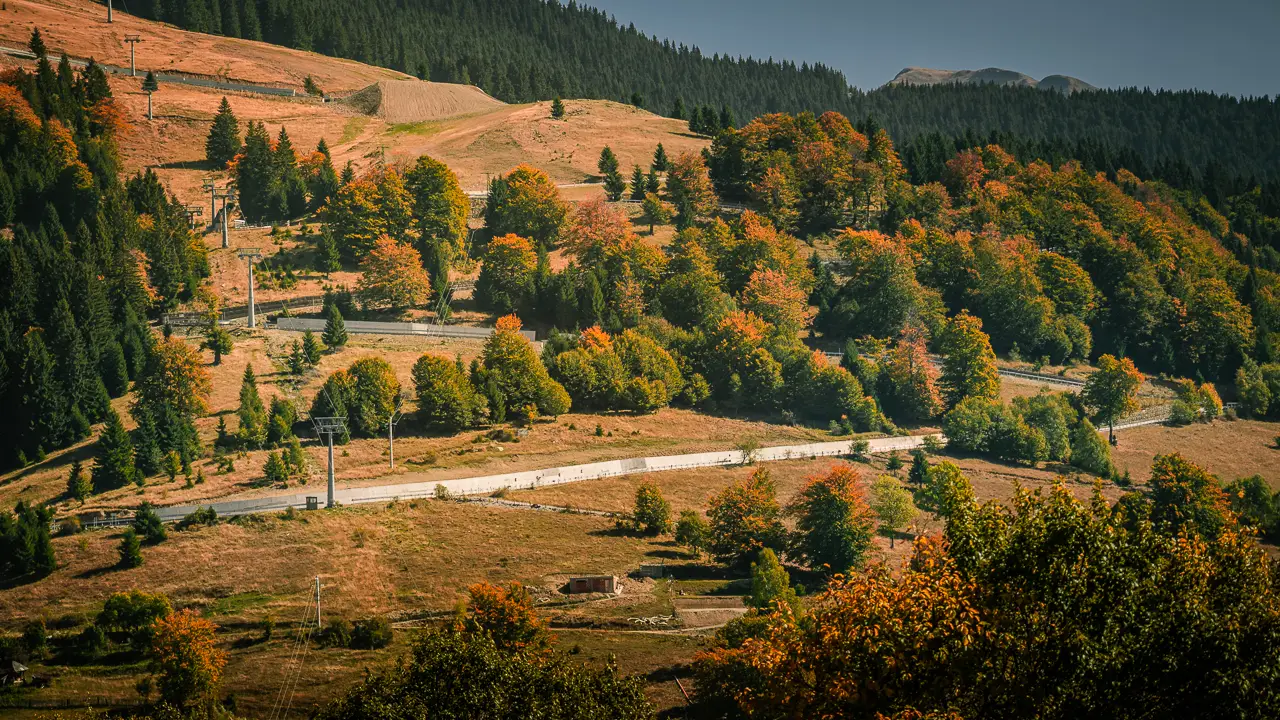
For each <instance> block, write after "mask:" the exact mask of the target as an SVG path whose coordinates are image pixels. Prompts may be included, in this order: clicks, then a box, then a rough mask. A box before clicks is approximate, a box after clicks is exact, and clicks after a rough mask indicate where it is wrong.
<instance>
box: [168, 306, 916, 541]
mask: <svg viewBox="0 0 1280 720" xmlns="http://www.w3.org/2000/svg"><path fill="white" fill-rule="evenodd" d="M348 327H349V326H348ZM937 437H939V439H941V436H937ZM922 445H924V436H919V435H917V436H911V437H890V438H876V439H874V440H871V441H869V448H868V452H873V453H886V452H891V451H894V450H899V451H903V450H911V449H914V448H918V447H920V446H922ZM852 450H853V441H851V440H843V441H840V442H828V443H809V444H806V445H784V446H780V447H770V448H761V449H760V450H758V451H756V452H755V453H753V456H754V459H755V460H756V461H757V462H772V461H779V460H804V459H809V458H819V457H841V456H846V455H849V454H851V453H852ZM741 464H744V463H743V456H742V452H741V451H739V450H721V451H717V452H704V453H690V454H687V455H661V456H657V457H645V458H625V459H622V460H606V461H604V462H597V463H587V464H585V465H568V466H564V467H556V468H546V469H542V470H526V471H524V472H515V473H505V474H502V475H484V476H481V477H472V478H458V479H455V480H432V481H427V482H411V483H400V484H396V485H374V486H369V487H356V488H342V489H339V490H337V492H336V493H335V499H336V500H337V501H338V502H339V503H341V504H343V505H355V504H360V503H373V502H387V501H389V500H394V499H397V498H398V499H402V500H409V499H413V498H423V497H432V496H434V495H435V493H436V487H437V486H440V487H443V488H444V489H445V490H447V491H448V492H449V493H450V494H452V495H485V494H489V493H492V492H494V491H496V490H501V489H502V488H507V489H510V490H532V489H534V488H539V487H547V486H550V485H563V484H566V483H573V482H582V481H584V480H598V479H600V478H607V477H617V476H620V475H635V474H640V473H647V472H664V471H670V470H684V469H687V468H702V467H718V466H723V465H741ZM307 497H318V498H319V499H320V503H321V505H322V506H323V504H324V503H325V501H326V491H325V487H324V485H323V484H318V485H316V489H315V490H313V491H310V492H305V493H297V494H293V495H273V496H270V497H262V498H254V499H251V500H231V501H226V502H215V503H212V507H213V509H214V510H215V511H216V512H217V513H218V515H219V516H220V517H226V516H233V515H248V514H252V513H258V512H270V511H278V510H284V509H285V508H288V507H295V508H299V509H304V508H306V506H307ZM207 506H208V505H204V506H197V505H185V506H174V507H162V508H157V509H156V511H157V513H158V514H159V515H160V518H161V519H162V520H164V521H166V522H172V521H175V520H181V519H182V518H183V517H185V516H186V515H188V514H190V513H191V512H192V511H194V510H195V509H196V508H197V507H207Z"/></svg>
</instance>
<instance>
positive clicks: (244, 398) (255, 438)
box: [236, 365, 267, 449]
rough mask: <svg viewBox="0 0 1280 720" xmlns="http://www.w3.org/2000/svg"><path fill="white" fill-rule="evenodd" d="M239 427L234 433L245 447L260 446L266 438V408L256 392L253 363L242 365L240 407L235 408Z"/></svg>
mask: <svg viewBox="0 0 1280 720" xmlns="http://www.w3.org/2000/svg"><path fill="white" fill-rule="evenodd" d="M236 416H237V417H239V418H240V427H239V429H238V430H237V432H236V434H237V435H238V436H239V438H240V442H241V443H243V444H244V445H245V446H246V447H250V448H255V449H256V448H260V447H262V444H263V443H264V442H266V440H267V410H266V407H265V406H264V405H263V404H262V396H261V395H259V394H258V379H257V377H256V376H255V375H254V374H253V365H245V366H244V375H243V376H242V377H241V380H240V407H239V409H237V410H236Z"/></svg>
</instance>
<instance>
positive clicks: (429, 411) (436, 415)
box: [413, 355, 484, 432]
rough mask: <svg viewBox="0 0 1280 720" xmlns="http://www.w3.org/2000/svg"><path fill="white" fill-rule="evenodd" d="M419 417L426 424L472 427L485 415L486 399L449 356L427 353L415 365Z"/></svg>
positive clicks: (435, 426)
mask: <svg viewBox="0 0 1280 720" xmlns="http://www.w3.org/2000/svg"><path fill="white" fill-rule="evenodd" d="M413 385H414V388H415V390H416V391H417V397H418V418H419V420H421V421H422V422H423V423H424V424H425V425H427V426H428V427H432V428H439V429H442V430H448V431H455V432H456V431H458V430H462V429H464V428H468V427H471V426H472V425H474V424H475V423H476V422H477V421H478V420H479V419H480V417H481V413H482V412H483V410H484V399H483V397H482V396H481V395H480V394H479V393H477V392H476V391H475V388H474V387H473V386H472V385H471V381H470V379H469V378H468V377H467V376H466V374H465V373H464V372H463V371H462V370H461V369H459V368H458V365H457V364H456V363H454V362H451V361H449V360H448V359H447V358H442V357H438V356H435V355H423V356H422V357H420V358H418V361H417V362H416V363H414V365H413Z"/></svg>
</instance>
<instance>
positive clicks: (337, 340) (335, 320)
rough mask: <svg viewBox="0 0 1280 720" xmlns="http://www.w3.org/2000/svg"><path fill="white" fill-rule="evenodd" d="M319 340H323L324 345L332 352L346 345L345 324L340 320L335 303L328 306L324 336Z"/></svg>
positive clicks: (340, 316) (340, 315)
mask: <svg viewBox="0 0 1280 720" xmlns="http://www.w3.org/2000/svg"><path fill="white" fill-rule="evenodd" d="M321 339H322V340H324V344H325V345H327V346H328V347H330V348H333V349H334V350H337V349H339V348H341V347H342V346H343V345H346V344H347V323H346V321H344V320H343V319H342V313H341V312H340V311H339V310H338V305H337V303H334V304H332V305H330V306H329V317H328V318H327V319H326V320H325V323H324V334H323V335H322V336H321Z"/></svg>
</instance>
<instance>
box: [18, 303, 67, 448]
mask: <svg viewBox="0 0 1280 720" xmlns="http://www.w3.org/2000/svg"><path fill="white" fill-rule="evenodd" d="M20 353H21V355H20V356H19V358H18V363H17V371H18V372H17V377H16V378H13V379H11V380H10V381H9V382H14V381H15V380H16V383H14V384H15V388H14V391H15V392H14V397H16V398H17V399H18V403H17V406H16V407H15V408H13V411H14V412H15V414H16V416H17V428H18V442H17V443H16V445H17V446H18V447H19V448H21V449H22V450H24V451H25V452H26V453H27V454H28V456H31V455H34V454H36V451H37V449H38V448H40V447H44V448H53V447H61V446H62V444H63V443H64V442H65V441H66V440H68V439H69V438H70V436H71V434H73V428H72V427H71V408H70V406H69V403H68V402H67V395H66V392H65V389H64V388H63V387H62V384H61V383H59V382H58V378H57V375H56V374H55V372H56V367H55V365H54V361H53V356H52V355H51V354H50V353H49V349H48V348H47V347H46V346H45V342H44V332H43V331H42V330H40V329H38V328H33V329H31V330H28V331H27V332H26V334H24V335H23V336H22V344H21V349H20Z"/></svg>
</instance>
